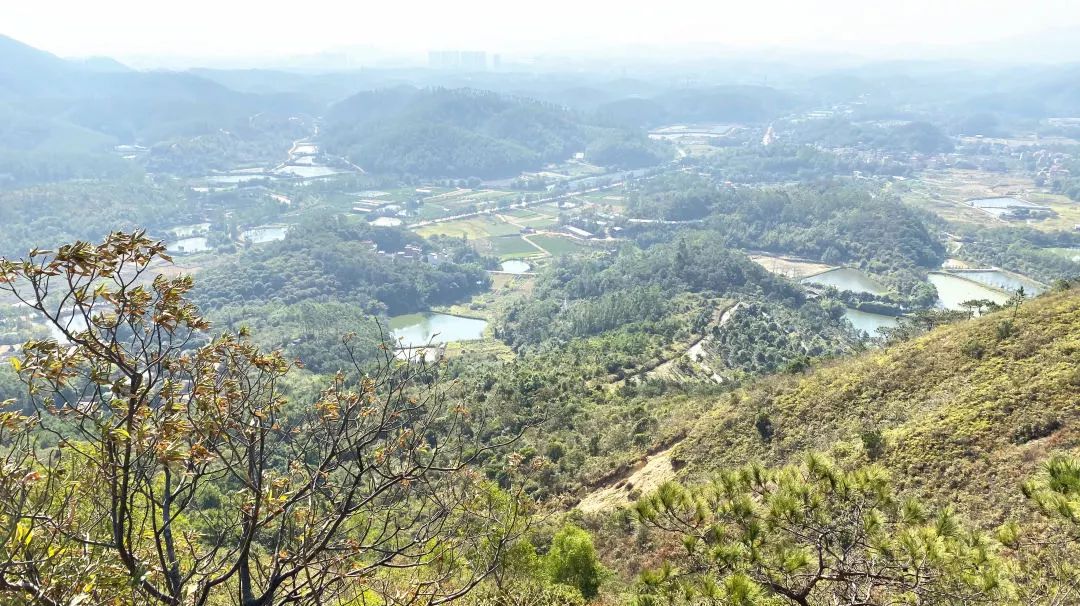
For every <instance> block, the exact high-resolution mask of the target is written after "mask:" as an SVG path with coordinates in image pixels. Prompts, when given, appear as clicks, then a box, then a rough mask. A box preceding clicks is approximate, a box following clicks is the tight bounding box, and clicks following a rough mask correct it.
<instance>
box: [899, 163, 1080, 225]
mask: <svg viewBox="0 0 1080 606" xmlns="http://www.w3.org/2000/svg"><path fill="white" fill-rule="evenodd" d="M897 189H898V190H899V191H898V193H899V194H900V197H901V198H902V199H903V200H904V201H905V202H908V203H909V204H912V205H914V206H918V207H920V208H925V209H926V210H929V211H930V212H933V213H934V214H936V215H938V216H939V217H941V218H943V219H945V220H946V221H950V222H954V223H969V224H974V225H984V226H1002V225H1028V226H1030V227H1032V228H1035V229H1040V230H1044V231H1055V230H1063V229H1065V230H1068V229H1072V228H1073V227H1074V226H1075V225H1077V224H1080V204H1077V203H1075V202H1073V201H1071V200H1069V199H1068V198H1066V197H1065V196H1061V195H1057V194H1048V193H1043V192H1042V191H1041V190H1040V188H1038V187H1036V186H1035V183H1034V182H1033V181H1032V180H1031V179H1030V178H1029V177H1027V176H1026V175H1020V174H1015V173H1010V174H1000V173H991V172H985V171H978V170H960V169H951V170H943V171H926V172H925V173H923V174H922V175H920V177H919V179H917V180H912V181H908V182H905V184H904V185H902V186H898V187H897ZM1000 196H1013V197H1017V198H1020V199H1022V200H1026V201H1028V202H1031V203H1033V204H1037V205H1041V206H1048V207H1050V208H1051V209H1052V210H1053V211H1054V212H1055V213H1056V216H1053V217H1049V218H1046V219H1031V220H1028V221H1005V220H1001V219H997V218H995V217H994V216H993V215H991V214H990V213H987V212H984V211H982V210H979V209H978V208H974V207H973V206H971V205H970V204H968V203H967V201H968V200H971V199H975V198H994V197H1000Z"/></svg>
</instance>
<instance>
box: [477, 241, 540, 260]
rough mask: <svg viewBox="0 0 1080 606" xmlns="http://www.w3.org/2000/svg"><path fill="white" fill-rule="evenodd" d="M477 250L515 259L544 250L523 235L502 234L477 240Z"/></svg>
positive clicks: (502, 257)
mask: <svg viewBox="0 0 1080 606" xmlns="http://www.w3.org/2000/svg"><path fill="white" fill-rule="evenodd" d="M473 245H474V246H475V247H476V250H478V251H480V252H481V253H483V254H486V255H492V256H495V257H499V258H500V259H515V258H521V257H530V256H533V255H540V254H543V252H542V251H541V250H540V249H538V248H536V247H535V246H533V245H532V244H529V243H528V242H526V241H525V240H524V239H522V238H521V236H516V235H515V236H501V237H496V238H485V239H482V240H477V241H476V242H474V244H473Z"/></svg>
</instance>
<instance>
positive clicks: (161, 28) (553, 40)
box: [0, 0, 1080, 67]
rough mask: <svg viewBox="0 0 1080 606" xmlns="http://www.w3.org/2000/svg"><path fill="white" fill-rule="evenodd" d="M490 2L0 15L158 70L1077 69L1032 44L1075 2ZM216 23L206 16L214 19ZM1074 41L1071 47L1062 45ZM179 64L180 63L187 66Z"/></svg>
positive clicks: (69, 51) (86, 8)
mask: <svg viewBox="0 0 1080 606" xmlns="http://www.w3.org/2000/svg"><path fill="white" fill-rule="evenodd" d="M525 8H526V7H525V6H523V5H518V6H515V5H513V4H509V3H505V2H496V1H494V0H464V1H462V2H457V3H439V2H429V1H423V2H416V1H413V2H401V3H395V4H392V5H383V6H365V7H359V6H356V5H352V4H351V3H345V2H340V1H336V2H327V3H324V4H321V5H320V6H319V7H318V8H313V9H310V10H299V9H298V8H297V7H296V5H295V4H294V3H289V2H282V1H279V0H274V1H272V2H258V3H256V2H251V1H247V0H244V1H234V2H228V3H222V2H211V1H209V0H192V1H191V2H188V3H185V4H184V5H183V6H179V5H174V6H170V7H168V8H163V7H162V6H161V5H159V4H150V3H145V2H136V1H134V0H101V1H99V2H95V3H83V2H72V1H71V0H41V1H39V2H36V3H33V4H21V3H20V4H17V5H4V6H0V24H2V26H0V33H3V34H4V35H8V36H11V37H13V38H16V39H18V40H20V41H22V42H25V43H27V44H30V45H33V46H35V47H38V48H41V49H44V50H48V51H49V52H52V53H55V54H57V55H61V56H67V57H88V56H110V57H115V58H118V59H120V60H124V61H129V62H131V63H132V64H133V65H136V66H143V67H156V66H162V65H169V64H170V63H176V60H178V59H181V58H184V59H186V60H187V62H188V63H189V64H192V65H194V64H198V63H204V64H213V63H220V62H232V63H234V64H244V63H251V64H266V63H273V62H274V61H275V60H279V59H282V58H285V57H290V56H298V55H313V54H319V53H326V52H334V51H342V50H351V51H354V52H355V51H357V50H362V51H364V52H367V53H369V54H370V55H372V56H378V55H383V56H396V57H406V58H410V59H412V60H421V59H422V57H423V56H424V53H426V52H427V51H429V50H440V49H457V50H484V51H487V52H490V53H504V54H506V55H507V56H511V57H513V56H518V57H523V56H529V55H535V54H543V53H580V54H581V55H582V56H587V55H592V56H600V55H604V56H612V55H621V56H626V57H632V56H639V57H640V56H650V55H652V56H670V57H676V58H688V57H695V56H704V55H708V54H710V53H711V54H723V53H727V54H731V53H739V52H747V51H753V52H791V51H796V50H800V51H811V52H815V53H827V54H839V55H851V56H860V57H866V58H890V59H894V58H916V57H918V58H923V57H926V56H931V55H932V56H949V57H957V58H977V57H978V56H979V53H976V52H974V50H973V49H972V48H970V47H973V46H980V45H986V44H990V43H998V42H1003V41H1004V42H1009V41H1013V42H1014V44H1013V45H1012V46H1011V47H1009V49H1008V50H1005V49H1002V50H1001V51H1000V52H999V53H998V54H999V55H1002V57H998V56H994V57H992V58H993V59H995V60H998V59H1002V58H1004V59H1008V58H1009V57H1015V58H1016V59H1017V60H1024V61H1027V60H1040V59H1045V60H1047V61H1055V60H1075V59H1077V58H1078V56H1077V53H1076V52H1075V51H1074V50H1073V49H1072V48H1069V49H1066V48H1061V47H1060V46H1059V47H1058V48H1057V49H1056V52H1057V54H1044V53H1043V51H1042V50H1041V49H1039V48H1034V45H1031V44H1027V43H1026V42H1025V39H1031V38H1032V37H1035V36H1039V35H1041V34H1044V33H1046V32H1050V33H1051V34H1052V33H1053V32H1054V31H1055V30H1056V31H1058V32H1059V33H1061V32H1063V31H1065V30H1068V29H1070V28H1075V27H1080V4H1078V3H1075V2H1069V1H1066V0H1046V1H1043V2H1038V3H1035V4H1033V5H1023V4H1020V3H1015V2H1007V1H1004V0H990V1H986V2H973V1H970V0H962V1H957V2H947V3H946V2H935V1H932V0H916V1H912V2H905V3H889V4H887V5H881V4H880V3H861V2H856V1H854V0H829V1H828V2H821V3H805V2H791V1H788V0H762V1H759V2H754V3H740V4H737V5H731V4H728V3H714V4H712V5H703V4H702V3H699V2H695V1H693V0H673V1H670V2H666V3H662V4H647V5H642V6H637V7H633V9H632V10H630V9H628V8H627V7H626V6H624V5H623V4H621V3H617V2H614V1H612V0H597V1H593V2H588V3H581V2H571V1H570V0H552V1H550V2H547V3H545V5H544V7H543V10H525ZM208 15H209V17H208ZM1058 37H1065V36H1060V35H1059V36H1058ZM181 63H183V61H181Z"/></svg>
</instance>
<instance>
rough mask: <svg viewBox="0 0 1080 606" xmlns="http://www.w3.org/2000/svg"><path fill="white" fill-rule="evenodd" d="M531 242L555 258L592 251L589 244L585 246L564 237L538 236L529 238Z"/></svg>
mask: <svg viewBox="0 0 1080 606" xmlns="http://www.w3.org/2000/svg"><path fill="white" fill-rule="evenodd" d="M529 240H532V241H533V242H535V243H536V244H537V245H538V246H540V247H541V248H543V249H544V250H546V251H548V252H549V253H551V254H552V255H555V256H559V255H572V254H574V253H579V252H583V251H588V250H592V249H591V247H590V246H589V245H588V244H583V243H581V242H578V241H577V240H574V239H573V238H567V237H563V236H553V235H548V234H536V235H532V236H529Z"/></svg>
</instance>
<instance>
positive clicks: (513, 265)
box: [499, 261, 532, 274]
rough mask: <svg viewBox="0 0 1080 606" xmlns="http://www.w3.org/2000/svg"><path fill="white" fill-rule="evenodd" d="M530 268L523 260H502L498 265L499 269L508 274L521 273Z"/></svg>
mask: <svg viewBox="0 0 1080 606" xmlns="http://www.w3.org/2000/svg"><path fill="white" fill-rule="evenodd" d="M530 269H532V266H530V265H529V264H528V263H526V262H524V261H503V263H502V265H500V266H499V270H500V271H504V272H506V273H508V274H523V273H525V272H527V271H529V270H530Z"/></svg>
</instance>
